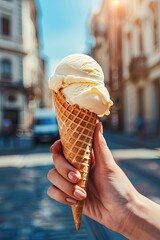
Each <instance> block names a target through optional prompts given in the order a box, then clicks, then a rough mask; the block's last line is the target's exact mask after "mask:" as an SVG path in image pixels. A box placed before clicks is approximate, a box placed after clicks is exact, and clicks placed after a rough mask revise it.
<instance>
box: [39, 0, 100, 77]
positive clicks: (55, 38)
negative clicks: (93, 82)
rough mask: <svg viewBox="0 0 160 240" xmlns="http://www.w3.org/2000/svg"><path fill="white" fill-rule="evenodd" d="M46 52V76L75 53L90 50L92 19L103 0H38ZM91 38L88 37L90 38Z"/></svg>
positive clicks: (41, 34) (40, 25)
mask: <svg viewBox="0 0 160 240" xmlns="http://www.w3.org/2000/svg"><path fill="white" fill-rule="evenodd" d="M36 1H37V4H38V6H39V10H40V11H39V16H40V17H39V34H40V41H41V44H42V51H41V52H42V54H43V55H44V56H46V57H47V60H48V61H47V62H48V64H47V69H46V78H48V76H50V75H51V74H52V73H53V71H54V69H55V66H56V65H57V63H58V62H59V61H60V60H61V59H62V58H63V57H65V56H66V55H68V54H71V53H81V52H83V53H85V52H87V48H88V47H87V45H88V43H87V42H88V40H89V39H88V38H89V37H88V34H89V29H88V25H89V19H90V15H91V12H92V11H93V10H94V9H97V8H99V6H100V5H101V3H102V0H90V1H89V0H36ZM87 39H88V40H87Z"/></svg>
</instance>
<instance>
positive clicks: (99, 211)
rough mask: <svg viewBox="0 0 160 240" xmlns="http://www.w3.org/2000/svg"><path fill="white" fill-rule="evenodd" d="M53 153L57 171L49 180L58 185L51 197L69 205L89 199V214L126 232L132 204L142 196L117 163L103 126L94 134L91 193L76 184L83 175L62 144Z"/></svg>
mask: <svg viewBox="0 0 160 240" xmlns="http://www.w3.org/2000/svg"><path fill="white" fill-rule="evenodd" d="M51 152H52V156H53V159H54V164H55V168H54V169H52V170H50V171H49V173H48V179H49V181H50V182H51V183H52V184H54V186H51V187H50V188H49V189H48V195H49V196H50V197H51V198H53V199H55V200H57V201H59V202H61V203H66V204H69V205H72V204H74V203H76V202H77V200H83V199H85V202H84V207H83V213H84V214H85V215H87V216H89V217H90V218H92V219H94V220H96V221H98V222H99V223H101V224H103V225H104V226H106V227H108V228H110V229H112V230H114V231H117V232H121V233H122V232H123V228H124V225H125V224H127V221H128V219H129V217H130V211H128V204H130V203H131V202H134V199H135V198H136V197H137V196H138V194H139V193H138V192H137V191H136V189H135V188H134V187H133V185H132V184H131V183H130V181H129V179H128V178H127V177H126V175H125V174H124V172H123V171H122V170H121V169H120V167H119V166H118V165H117V164H116V162H115V161H114V159H113V157H112V154H111V152H110V150H109V148H108V147H107V144H106V141H105V139H104V137H103V134H102V125H101V124H100V123H99V124H97V126H96V129H95V133H94V141H93V154H92V167H91V170H90V174H89V180H88V187H87V193H86V192H85V191H84V190H83V189H82V188H80V187H79V186H77V185H76V183H78V181H79V180H80V173H79V172H78V171H77V170H76V169H75V168H74V167H73V166H71V165H70V164H69V163H68V162H67V161H66V160H65V158H64V156H63V154H62V148H61V143H60V141H57V142H55V143H54V144H53V145H52V147H51Z"/></svg>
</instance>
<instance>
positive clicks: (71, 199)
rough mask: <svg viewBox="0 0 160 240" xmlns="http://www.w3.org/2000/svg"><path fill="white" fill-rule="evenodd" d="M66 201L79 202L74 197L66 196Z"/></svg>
mask: <svg viewBox="0 0 160 240" xmlns="http://www.w3.org/2000/svg"><path fill="white" fill-rule="evenodd" d="M66 201H67V202H69V203H73V204H75V203H77V200H76V199H73V198H66Z"/></svg>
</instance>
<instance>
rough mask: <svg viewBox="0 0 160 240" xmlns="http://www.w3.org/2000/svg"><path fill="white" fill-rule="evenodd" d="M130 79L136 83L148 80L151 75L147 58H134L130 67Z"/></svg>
mask: <svg viewBox="0 0 160 240" xmlns="http://www.w3.org/2000/svg"><path fill="white" fill-rule="evenodd" d="M129 72H130V78H131V79H132V80H133V81H134V82H136V81H138V80H139V79H141V78H146V77H147V76H148V73H149V69H148V64H147V58H146V57H145V56H139V57H134V58H132V60H131V62H130V65H129Z"/></svg>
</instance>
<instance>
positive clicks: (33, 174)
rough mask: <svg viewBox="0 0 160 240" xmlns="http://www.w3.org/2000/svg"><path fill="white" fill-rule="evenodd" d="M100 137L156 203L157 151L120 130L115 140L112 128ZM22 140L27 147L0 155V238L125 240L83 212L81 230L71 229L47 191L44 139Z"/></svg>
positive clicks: (65, 211)
mask: <svg viewBox="0 0 160 240" xmlns="http://www.w3.org/2000/svg"><path fill="white" fill-rule="evenodd" d="M105 136H107V142H108V145H109V147H110V148H111V149H112V153H113V155H114V157H115V159H116V160H117V161H118V164H119V165H120V166H121V167H122V169H123V170H124V171H125V173H126V174H127V175H128V177H129V178H130V180H131V181H132V183H133V184H134V186H135V187H136V188H137V189H138V191H140V192H141V193H142V194H144V195H145V196H147V197H149V198H151V199H153V200H154V201H156V202H158V203H160V190H159V184H160V176H159V171H160V150H159V149H154V148H145V147H143V146H142V145H138V144H139V143H138V142H137V145H136V142H134V143H133V142H129V141H128V140H126V138H125V137H122V135H121V139H120V137H119V138H118V136H117V137H116V136H115V134H113V133H105ZM132 140H133V139H132ZM23 141H25V142H27V141H28V143H27V144H28V147H29V148H28V150H27V148H26V151H24V153H23V154H22V152H21V150H20V152H19V153H18V149H17V153H16V154H15V155H7V154H5V155H1V157H0V181H1V186H0V193H1V197H0V206H1V207H0V215H1V221H0V229H1V230H0V239H4V240H7V239H12V240H16V239H20V240H32V239H37V240H41V239H45V240H46V239H47V240H48V239H54V240H62V239H63V240H65V239H66V240H71V239H76V240H77V239H79V240H80V239H83V240H87V239H88V240H95V239H97V240H98V239H99V236H101V239H105V240H106V239H112V240H114V239H125V238H124V237H122V236H120V235H118V234H117V233H113V232H111V231H110V230H107V229H105V228H104V227H102V226H101V225H99V224H97V223H96V222H94V221H93V220H90V219H88V218H87V217H83V221H82V226H81V230H80V231H79V232H78V233H76V231H75V227H74V223H73V219H72V213H71V210H70V207H68V206H64V205H62V204H59V203H57V202H56V201H54V200H52V199H50V198H49V197H48V196H47V189H48V187H49V185H50V183H49V182H48V180H47V172H48V170H49V169H51V168H52V167H53V165H52V159H51V154H50V153H49V147H50V144H45V145H42V144H39V145H36V146H32V145H31V141H32V140H31V138H28V139H27V140H26V139H23ZM137 141H138V140H137ZM27 144H26V145H27ZM144 144H145V143H144Z"/></svg>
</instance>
